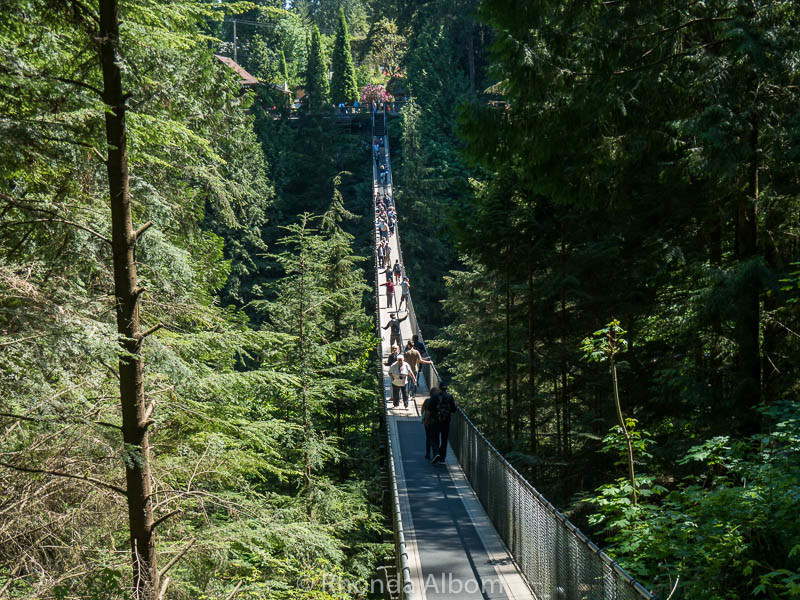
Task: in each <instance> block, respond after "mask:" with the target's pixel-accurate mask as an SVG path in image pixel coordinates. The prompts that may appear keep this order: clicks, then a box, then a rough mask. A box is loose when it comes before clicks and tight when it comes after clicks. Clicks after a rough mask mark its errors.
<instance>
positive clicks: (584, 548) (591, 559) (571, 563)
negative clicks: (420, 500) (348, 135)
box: [384, 136, 655, 600]
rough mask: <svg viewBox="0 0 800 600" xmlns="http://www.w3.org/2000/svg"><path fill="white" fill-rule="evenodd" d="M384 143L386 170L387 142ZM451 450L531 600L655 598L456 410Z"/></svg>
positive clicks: (433, 379) (415, 325)
mask: <svg viewBox="0 0 800 600" xmlns="http://www.w3.org/2000/svg"><path fill="white" fill-rule="evenodd" d="M384 145H385V148H386V157H387V158H386V160H387V168H388V164H389V163H388V161H389V158H388V156H389V140H388V136H387V137H386V140H385V142H384ZM390 173H391V170H390ZM395 235H396V236H397V238H396V242H397V252H398V255H399V259H400V263H401V265H405V264H406V263H405V260H404V258H403V251H402V245H401V243H400V231H399V224H398V225H396V226H395ZM407 302H408V305H407V309H408V314H409V323H410V325H411V331H412V333H413V334H414V335H417V336H418V339H419V340H420V341H422V342H423V343H424V337H423V334H422V330H421V329H420V327H419V322H418V320H417V315H416V311H415V310H414V304H413V301H412V300H411V297H410V296H409V298H408V300H407ZM424 366H425V367H427V368H426V369H425V372H424V373H425V378H426V383H427V387H428V389H433V388H438V387H440V384H441V383H442V378H441V376H440V375H439V372H438V370H437V369H436V367H435V366H434V365H433V364H431V365H424ZM450 444H451V446H452V448H453V451H454V453H455V456H456V457H457V458H458V461H459V463H460V464H461V468H462V469H463V471H464V473H465V475H466V477H467V479H468V480H469V482H470V484H471V485H472V488H473V489H474V491H475V494H476V495H477V497H478V499H479V500H480V502H481V504H482V505H483V507H484V509H485V510H486V513H487V515H488V516H489V519H490V520H491V522H492V524H493V525H494V526H495V528H496V529H497V531H498V533H499V534H500V537H501V538H502V539H503V541H504V542H505V544H506V546H507V547H508V549H509V551H510V553H511V555H512V556H513V557H514V560H515V561H516V563H517V565H518V567H519V569H520V571H521V572H522V574H523V575H524V577H525V578H526V580H527V582H528V584H529V586H530V587H531V589H532V590H533V591H534V593H535V594H536V596H537V597H538V598H540V599H553V600H655V596H653V595H652V594H651V593H650V592H649V591H648V590H647V589H646V588H645V587H644V586H643V585H641V584H640V583H639V582H638V581H636V580H635V579H634V578H633V577H632V576H631V575H630V574H628V573H627V572H626V571H625V570H624V569H623V568H622V567H621V566H620V565H619V564H617V563H616V562H615V561H613V560H612V559H611V558H610V557H609V556H608V555H607V554H605V553H604V552H603V551H602V550H600V548H599V547H598V546H597V545H596V544H594V543H593V542H592V541H591V540H589V538H587V537H586V536H585V535H584V534H583V533H581V531H580V530H579V529H578V528H577V527H576V526H575V525H573V524H572V523H571V522H570V521H569V519H567V518H566V517H565V516H564V515H563V514H562V513H561V512H559V511H558V510H557V509H556V508H555V507H554V506H553V505H552V504H551V503H550V502H549V501H548V500H547V499H546V498H545V497H544V496H542V494H540V493H539V492H538V491H537V490H536V489H535V488H534V487H533V486H532V485H531V484H530V483H529V482H528V481H527V480H526V479H525V478H524V477H523V476H522V475H521V474H520V473H519V472H518V471H517V470H516V469H515V468H514V467H513V466H511V464H510V463H509V462H508V461H507V460H506V459H505V458H504V457H503V455H502V454H501V453H500V452H498V450H497V449H496V448H495V447H494V446H493V445H492V444H491V443H490V442H489V441H488V440H487V439H486V437H485V436H484V435H483V434H482V433H481V432H480V431H479V430H478V428H477V427H475V425H474V424H473V423H472V421H471V420H470V419H469V417H467V415H466V414H465V413H464V411H463V410H461V409H460V408H459V409H458V412H457V414H456V415H454V418H453V420H452V422H451V426H450Z"/></svg>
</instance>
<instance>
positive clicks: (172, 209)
mask: <svg viewBox="0 0 800 600" xmlns="http://www.w3.org/2000/svg"><path fill="white" fill-rule="evenodd" d="M68 8H69V10H68ZM71 8H75V11H76V12H72V10H71ZM217 8H218V7H210V6H207V5H198V4H194V3H184V4H181V3H178V4H171V5H169V7H165V6H164V5H162V4H159V3H152V2H130V3H128V2H125V3H123V4H122V8H121V18H122V20H123V28H122V29H123V31H122V35H123V41H122V46H123V47H122V52H121V56H122V57H123V61H124V63H123V65H122V67H123V73H124V76H123V84H124V87H125V91H127V92H129V93H130V94H131V96H130V99H129V100H128V102H129V107H130V108H129V112H128V126H129V148H128V150H129V156H130V164H131V175H132V177H131V196H132V202H133V211H134V224H135V226H138V225H140V224H142V223H145V222H147V221H152V222H153V226H152V227H150V228H149V229H148V230H147V232H146V233H145V234H144V236H143V237H142V239H141V240H140V242H139V243H138V244H137V256H136V258H137V270H138V274H139V279H140V283H141V284H142V285H143V286H144V287H145V288H146V291H144V292H143V294H142V318H143V321H144V324H145V327H149V326H151V325H155V324H156V323H159V322H160V323H163V324H164V328H163V329H161V330H160V331H158V332H157V333H155V334H154V335H151V336H149V337H147V339H146V341H145V342H144V346H143V347H144V355H145V360H146V363H145V364H146V369H145V383H144V385H145V395H146V398H147V400H148V402H151V403H153V405H154V406H155V408H154V409H153V412H152V417H151V418H152V424H151V425H150V432H151V440H152V442H153V446H154V453H153V456H152V468H153V477H154V480H153V489H154V504H155V506H156V518H160V517H165V516H167V515H170V514H171V513H172V514H171V516H169V518H167V519H166V520H165V521H164V522H163V523H161V524H160V525H159V527H158V534H157V546H158V549H159V552H160V553H161V554H162V561H161V562H162V564H166V562H167V561H168V560H169V558H171V557H173V556H176V555H177V554H178V553H179V552H181V551H182V550H183V549H184V547H185V544H186V542H187V541H188V540H191V539H195V540H196V542H195V544H194V546H193V547H192V549H191V551H190V552H188V553H187V554H186V555H185V556H184V557H183V558H182V559H181V560H180V561H179V562H178V563H176V565H175V566H174V567H173V568H172V569H171V570H170V584H169V588H168V592H167V594H168V596H169V597H192V598H212V597H213V598H218V597H227V596H228V595H229V594H230V593H231V592H232V590H233V588H234V587H235V586H236V585H237V584H238V583H239V582H240V581H241V582H243V583H242V585H241V587H240V588H239V596H241V597H252V598H255V597H263V596H265V595H267V594H268V595H269V596H270V597H283V598H299V597H311V594H312V593H313V592H306V591H305V590H301V589H299V587H298V586H299V583H298V582H299V581H300V580H301V578H302V577H304V576H306V575H310V576H313V577H315V578H321V576H322V575H324V574H332V573H336V574H341V575H342V576H343V577H344V578H346V579H350V580H354V581H355V580H358V579H359V578H362V579H363V578H367V577H369V576H370V575H371V573H372V572H373V570H374V566H375V564H376V562H377V561H378V560H381V559H382V557H383V554H385V553H386V547H385V546H384V545H383V544H380V543H379V537H380V535H381V533H382V531H383V530H382V523H381V521H382V516H381V513H380V511H379V510H377V509H376V507H375V503H376V502H379V501H380V498H379V497H376V495H375V493H374V490H375V489H379V486H378V485H376V484H375V481H376V477H377V467H376V465H375V462H374V460H373V458H374V455H375V453H374V451H373V449H372V447H371V437H370V434H369V432H370V425H371V422H372V414H371V408H372V406H373V404H372V400H373V399H374V394H375V390H374V376H372V377H370V376H368V373H372V370H371V369H367V368H366V363H367V361H368V352H369V350H370V349H371V347H372V346H373V345H374V340H373V339H372V335H371V333H370V332H371V329H372V328H371V324H370V319H369V317H368V316H367V314H366V313H365V312H364V310H363V307H362V300H363V295H364V274H363V273H362V272H361V271H360V269H359V268H358V264H359V259H357V258H355V257H354V256H353V253H352V243H353V242H354V240H353V238H352V237H348V235H347V234H346V233H345V232H344V231H343V230H341V229H340V228H339V226H338V224H339V223H342V222H343V220H344V219H347V218H349V217H348V212H347V211H346V210H345V209H344V206H343V199H342V198H341V196H338V197H337V198H338V204H337V203H334V207H333V208H332V209H331V213H330V216H329V217H328V219H327V221H326V223H328V225H326V229H325V234H324V236H323V237H324V239H325V240H328V239H329V240H331V242H330V248H329V249H328V250H326V251H325V253H324V257H325V260H324V263H323V264H322V265H321V266H320V269H319V270H318V274H319V275H320V276H321V277H326V278H327V279H325V281H326V282H327V283H326V285H327V286H328V287H324V288H323V289H322V290H321V292H323V293H324V294H325V295H326V296H320V298H321V299H324V309H320V310H324V311H327V312H325V316H324V318H323V317H320V319H321V321H323V322H322V324H321V331H323V332H324V333H325V334H326V335H327V340H328V341H329V342H330V343H329V344H328V345H327V349H326V350H325V351H324V352H322V353H321V355H320V360H319V364H320V365H323V363H324V365H323V366H319V369H318V370H317V371H315V372H314V377H315V379H314V381H313V382H312V383H313V385H311V387H310V389H312V390H317V389H318V390H322V391H321V392H319V393H317V392H316V391H314V392H313V393H314V394H317V395H316V396H315V398H314V401H315V402H317V401H318V402H319V404H318V405H315V407H316V408H318V409H319V410H317V411H316V412H315V413H314V414H312V415H311V418H310V419H308V420H307V421H304V420H303V418H302V417H303V411H302V410H301V408H300V405H299V404H298V403H297V398H298V397H299V396H298V390H301V389H302V388H303V383H304V381H305V380H304V377H306V378H307V377H308V373H309V372H310V370H309V369H310V368H311V367H308V368H307V369H306V370H304V369H301V368H300V363H299V362H293V361H294V360H295V354H293V352H294V351H295V349H296V348H297V342H296V336H294V335H293V334H292V332H291V331H290V330H289V329H288V328H287V329H283V328H282V327H281V326H280V323H279V320H278V319H276V321H275V322H272V323H266V324H263V326H261V325H262V324H261V323H259V322H254V321H252V320H251V319H250V318H248V314H246V313H244V312H240V311H238V309H239V308H241V307H243V306H247V307H248V308H247V309H246V310H247V311H250V312H249V315H250V316H257V315H256V313H255V308H254V307H253V305H252V304H250V303H252V301H253V300H255V299H260V298H263V297H264V295H265V294H266V293H269V291H270V290H276V293H277V292H281V293H284V292H283V290H288V289H290V288H291V285H290V284H291V282H292V281H293V280H292V277H293V274H291V273H290V274H289V275H287V273H285V272H283V271H281V270H280V269H278V268H277V267H276V264H275V261H274V260H272V259H271V258H270V257H269V256H268V253H269V251H270V250H271V249H272V248H273V245H274V243H275V242H276V237H277V236H275V235H273V234H274V232H275V228H276V227H277V225H278V222H280V221H282V220H283V219H285V217H284V216H283V215H282V214H281V212H280V211H281V210H282V209H283V208H284V207H285V206H287V205H289V204H290V203H291V201H292V198H291V197H287V196H288V195H285V194H284V192H285V187H284V184H285V183H286V179H285V177H286V175H285V172H282V171H280V170H279V168H283V167H285V166H286V162H282V160H281V157H279V156H278V155H277V153H276V155H274V156H273V155H269V156H268V158H269V161H267V160H265V159H266V158H267V157H265V151H268V150H272V146H270V145H269V144H265V143H263V141H264V140H263V138H262V140H261V141H262V143H261V144H259V140H258V139H257V138H256V135H255V133H254V132H253V118H252V117H251V116H250V115H249V114H248V111H247V108H248V106H249V104H250V103H251V101H252V97H251V96H250V95H241V93H240V92H241V90H240V87H239V82H238V80H237V77H236V75H235V74H233V73H231V72H230V70H229V69H228V68H226V67H225V66H224V65H221V64H220V63H219V62H218V61H217V60H216V59H215V58H214V57H213V54H212V52H211V50H210V48H209V44H208V41H209V38H208V37H207V35H206V32H207V30H206V29H205V27H206V26H207V25H208V23H209V21H212V22H213V21H214V20H217V19H219V20H221V18H222V13H221V12H217ZM7 10H8V17H9V21H8V25H7V26H4V27H0V48H1V49H2V51H3V53H4V55H5V56H6V57H7V59H8V60H7V61H6V62H5V63H4V66H3V67H2V68H0V107H2V108H0V110H1V111H2V112H3V114H4V115H5V118H4V119H3V122H2V124H1V125H0V128H1V129H2V135H3V137H4V139H5V140H8V141H10V142H11V143H8V144H3V145H2V147H1V148H0V156H1V157H2V164H0V345H2V352H0V386H2V388H3V398H2V400H0V412H2V413H3V415H4V416H3V417H2V418H1V419H0V430H2V442H1V443H0V453H2V454H3V456H4V457H6V458H4V459H3V462H4V463H5V464H7V465H10V466H3V467H0V470H2V477H0V496H2V497H3V498H4V510H3V513H2V516H1V517H0V531H2V534H0V539H1V540H2V545H1V546H2V548H1V549H0V564H2V565H4V567H7V568H6V569H5V570H4V572H3V575H2V580H1V581H0V587H4V586H6V584H8V586H7V587H4V591H5V593H7V594H8V595H9V596H10V597H14V598H40V597H64V598H67V597H70V598H72V597H85V598H104V599H105V598H108V599H112V598H120V599H121V598H125V597H127V596H128V595H129V592H130V590H129V581H130V565H129V557H130V552H129V547H130V546H129V539H130V538H129V532H128V530H127V510H126V507H125V503H124V501H122V500H121V497H120V496H119V495H117V494H116V492H114V491H113V488H112V487H110V486H113V487H117V488H124V487H125V485H126V484H125V478H124V469H123V465H124V464H125V462H126V461H132V460H133V461H135V460H140V456H139V455H138V454H137V453H136V452H131V449H130V447H127V446H126V445H125V444H123V443H122V440H121V436H120V434H119V429H118V423H119V419H120V416H119V399H118V381H117V377H116V374H115V372H114V368H113V365H114V364H115V363H116V361H117V358H118V344H117V331H116V326H115V323H114V298H113V274H112V269H111V265H110V255H111V252H110V248H109V246H108V244H107V242H106V241H105V238H108V237H109V236H110V233H109V231H110V217H109V215H108V212H107V206H108V199H107V194H108V191H107V189H108V188H107V183H106V181H107V179H106V169H105V165H104V164H103V163H102V161H101V160H98V154H103V153H104V146H105V138H104V127H103V116H104V107H103V105H102V101H101V100H100V99H99V98H98V97H97V95H96V94H95V92H94V90H93V89H91V88H92V87H96V86H98V85H99V82H100V77H99V71H98V69H97V67H96V61H94V60H93V53H94V52H95V44H94V42H93V41H92V37H91V36H90V35H87V32H89V31H91V29H92V27H93V26H94V25H92V23H94V18H95V17H96V15H94V13H93V12H92V10H93V9H92V8H91V7H84V6H83V5H81V6H80V7H77V6H76V7H61V6H56V5H54V4H52V3H47V2H35V3H33V4H30V3H25V2H16V3H14V2H12V3H10V4H9V5H8V6H7ZM281 19H283V20H281ZM294 21H296V20H293V19H292V18H289V17H286V15H282V17H281V18H280V19H276V20H275V24H276V31H278V33H280V29H281V27H283V25H282V24H287V23H292V22H294ZM212 26H213V24H212ZM276 35H277V34H276ZM281 35H282V34H281ZM281 35H277V39H283V40H291V39H292V36H291V35H287V36H283V37H281ZM283 48H287V50H288V51H289V52H291V50H290V46H283ZM283 48H281V49H283ZM251 56H252V55H251ZM290 56H291V54H290ZM270 60H272V59H271V58H270ZM265 64H267V63H266V62H265ZM289 64H293V62H292V61H290V63H289ZM294 64H295V65H296V64H298V63H294ZM287 68H288V67H287ZM255 112H256V113H257V112H258V111H257V110H256V111H255ZM34 115H38V116H37V117H35V118H34ZM259 124H260V126H261V127H265V125H264V123H259ZM271 126H274V127H275V128H277V129H278V130H280V132H281V134H282V135H284V136H285V137H284V138H282V139H283V140H286V141H289V142H291V143H293V144H295V146H294V147H290V148H292V152H294V151H295V150H296V152H297V154H293V155H292V156H293V157H296V156H298V155H302V153H303V151H304V150H303V149H302V148H301V146H302V144H303V143H305V141H307V138H306V137H305V136H301V135H299V134H298V135H296V136H293V135H290V134H288V133H287V132H286V131H285V130H283V129H281V127H282V126H283V124H280V123H275V124H272V125H271ZM332 135H333V134H332V133H331V132H328V134H326V136H323V137H324V139H325V140H326V141H327V140H328V139H329V138H330V137H331V136H332ZM342 147H343V148H344V149H346V150H348V152H344V156H345V158H344V159H342V158H340V159H338V160H340V161H344V160H350V161H352V160H354V158H353V157H354V156H356V157H358V158H359V159H360V160H361V161H362V162H364V161H363V156H364V154H365V153H360V146H359V144H358V140H354V141H351V142H347V143H343V144H342ZM351 150H352V151H351ZM314 151H315V152H317V153H318V154H316V155H315V156H320V155H322V154H323V152H324V150H323V149H322V148H316V147H315V148H314ZM283 158H284V160H288V159H285V155H284V157H283ZM338 166H339V164H338V163H337V162H336V161H332V163H331V164H330V165H327V164H326V165H325V167H324V168H320V170H319V174H320V178H324V177H328V181H327V185H328V186H329V185H330V178H329V174H330V171H331V170H332V169H335V168H337V167H338ZM348 166H349V165H348ZM268 171H269V177H268ZM276 182H278V185H276ZM355 185H356V184H355V183H353V182H352V181H348V182H347V183H346V184H343V186H342V187H343V189H346V191H347V193H348V194H351V195H355V194H354V188H355ZM276 187H277V190H276ZM320 189H321V188H320ZM315 193H316V190H312V191H311V192H309V196H310V195H312V194H315ZM323 197H330V194H328V193H326V195H325V196H323ZM315 200H316V202H319V199H318V197H315ZM368 202H369V196H368V195H367V196H366V198H365V204H368ZM283 203H286V204H283ZM356 206H358V205H356ZM323 237H321V238H320V240H323ZM326 243H327V241H326ZM320 244H321V245H322V241H320ZM344 271H346V276H344V275H343V272H344ZM280 280H285V281H284V282H283V283H281V282H280ZM285 293H286V294H287V296H286V297H287V298H291V294H290V292H289V291H286V292H285ZM287 304H289V302H288V300H287ZM336 318H338V319H339V323H340V325H341V329H340V332H339V333H340V337H339V338H335V337H334V336H333V327H332V325H326V324H325V323H326V321H325V320H326V319H328V320H330V321H334V320H335V319H336ZM314 386H317V387H314ZM367 398H369V399H370V401H369V402H367V400H366V399H367ZM334 401H335V402H334ZM335 407H341V410H340V414H339V420H338V422H337V418H336V413H335ZM316 408H315V410H316ZM305 422H308V423H309V424H310V425H311V426H312V427H313V428H314V429H313V430H308V431H307V430H305V429H304V428H303V427H302V425H303V424H305ZM306 453H315V454H314V456H313V463H314V469H315V470H314V472H313V475H314V481H313V483H314V486H313V493H312V494H303V493H302V492H304V491H306V489H305V486H304V475H305V460H304V455H305V454H306ZM335 460H338V461H339V462H338V464H337V463H336V462H335ZM356 463H357V464H358V465H359V469H358V473H359V477H358V478H355V479H354V478H352V477H348V476H347V473H346V471H347V469H348V468H349V467H350V466H351V465H352V464H356ZM13 467H18V468H20V469H22V468H25V469H42V470H48V471H54V472H63V473H68V474H72V475H75V476H76V478H65V477H58V476H52V475H49V474H47V473H38V472H35V473H30V472H25V471H19V470H17V469H15V468H13ZM309 507H310V509H311V510H310V512H309ZM65 540H68V541H69V543H65V542H64V541H65ZM87 573H88V575H87Z"/></svg>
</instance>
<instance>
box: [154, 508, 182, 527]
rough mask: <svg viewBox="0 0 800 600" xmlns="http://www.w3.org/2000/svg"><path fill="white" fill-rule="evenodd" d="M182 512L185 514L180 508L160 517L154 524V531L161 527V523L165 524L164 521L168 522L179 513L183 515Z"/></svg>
mask: <svg viewBox="0 0 800 600" xmlns="http://www.w3.org/2000/svg"><path fill="white" fill-rule="evenodd" d="M182 512H183V511H182V510H181V509H180V508H178V509H176V510H173V511H172V512H168V513H167V514H165V515H164V516H163V517H159V518H158V519H156V520H155V522H154V523H153V529H155V528H156V527H158V526H159V525H161V523H163V522H164V521H166V520H167V519H169V518H170V517H173V516H175V515H177V514H178V513H182Z"/></svg>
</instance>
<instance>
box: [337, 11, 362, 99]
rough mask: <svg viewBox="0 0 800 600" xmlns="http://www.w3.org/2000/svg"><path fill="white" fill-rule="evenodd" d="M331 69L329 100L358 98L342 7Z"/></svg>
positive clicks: (348, 36)
mask: <svg viewBox="0 0 800 600" xmlns="http://www.w3.org/2000/svg"><path fill="white" fill-rule="evenodd" d="M332 70H333V79H332V80H331V101H332V102H333V103H334V104H339V103H340V102H354V101H355V100H358V84H357V83H356V68H355V66H354V64H353V53H352V52H351V51H350V34H349V33H348V31H347V20H346V19H345V17H344V8H340V9H339V27H338V29H337V30H336V41H335V42H334V46H333V57H332Z"/></svg>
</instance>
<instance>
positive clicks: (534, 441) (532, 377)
mask: <svg viewBox="0 0 800 600" xmlns="http://www.w3.org/2000/svg"><path fill="white" fill-rule="evenodd" d="M534 308H535V305H534V298H533V267H532V266H531V263H530V261H529V262H528V389H529V394H530V404H529V405H528V408H529V411H530V412H529V418H530V422H531V435H530V441H529V444H528V451H529V452H530V454H531V455H532V456H535V455H536V453H537V452H538V450H539V442H538V433H537V430H536V395H537V390H536V363H535V362H534V361H535V353H534V351H535V346H536V331H535V329H534V325H535V320H534ZM535 472H536V469H535V468H534V473H535Z"/></svg>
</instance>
